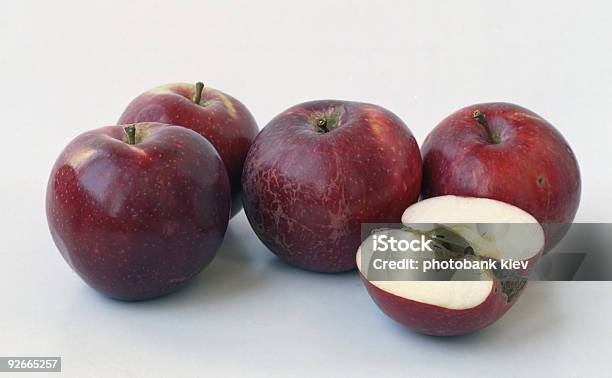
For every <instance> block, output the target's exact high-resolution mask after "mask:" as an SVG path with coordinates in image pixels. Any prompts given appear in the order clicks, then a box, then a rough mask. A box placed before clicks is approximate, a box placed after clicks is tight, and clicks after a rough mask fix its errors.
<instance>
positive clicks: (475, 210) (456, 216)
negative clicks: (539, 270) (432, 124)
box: [357, 196, 544, 336]
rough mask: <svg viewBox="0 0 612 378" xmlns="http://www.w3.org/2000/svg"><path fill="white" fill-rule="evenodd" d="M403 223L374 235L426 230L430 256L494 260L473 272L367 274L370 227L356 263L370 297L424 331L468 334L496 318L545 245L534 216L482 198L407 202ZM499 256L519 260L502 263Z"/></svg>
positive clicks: (409, 234)
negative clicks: (512, 264)
mask: <svg viewBox="0 0 612 378" xmlns="http://www.w3.org/2000/svg"><path fill="white" fill-rule="evenodd" d="M402 223H403V224H404V228H403V229H401V230H386V231H377V233H375V235H378V236H377V237H380V235H381V234H386V235H387V236H392V235H393V236H395V237H396V238H397V237H402V238H404V239H405V240H414V239H416V238H420V237H422V236H423V235H426V236H427V238H430V239H433V245H434V249H433V253H430V256H429V259H431V260H455V261H458V260H462V261H467V260H471V261H488V262H497V264H493V265H495V266H496V268H495V269H478V270H476V271H474V270H466V271H450V273H449V271H444V272H440V271H439V270H438V271H435V270H432V271H431V272H428V273H424V272H423V271H422V270H405V271H402V273H401V274H402V276H401V279H400V280H398V276H397V275H395V276H394V273H393V272H387V275H386V276H384V275H383V276H381V275H371V274H368V272H370V273H371V269H372V265H371V262H372V261H371V258H372V254H371V253H370V251H371V243H372V238H373V235H374V234H373V235H371V236H370V237H369V238H368V239H366V240H365V241H364V243H362V245H361V247H360V248H359V250H358V252H357V266H358V269H359V271H360V273H361V277H362V279H363V281H364V283H365V286H366V288H367V290H368V293H369V294H370V296H371V297H372V299H373V300H374V302H375V303H376V304H377V305H378V307H380V309H381V310H382V311H383V312H384V313H386V314H387V315H389V316H390V317H391V318H393V319H395V320H396V321H398V322H400V323H402V324H404V325H406V326H408V327H410V328H412V329H414V330H416V331H418V332H421V333H425V334H429V335H436V336H452V335H461V334H466V333H470V332H474V331H476V330H479V329H481V328H484V327H486V326H488V325H490V324H492V323H493V322H495V321H496V320H498V319H499V318H500V317H501V316H502V315H503V314H504V313H505V312H506V311H507V310H508V309H509V308H510V307H512V305H513V304H514V303H515V302H516V300H517V298H518V297H519V295H520V294H521V292H522V291H523V288H524V286H525V283H526V281H527V275H528V273H529V271H530V270H531V268H533V266H534V265H535V262H536V261H537V259H538V258H539V256H540V255H541V253H542V251H543V248H544V231H543V229H542V227H541V225H540V224H538V222H537V221H536V219H535V218H534V217H533V216H531V215H530V214H529V213H527V212H525V211H523V210H521V209H519V208H518V207H515V206H512V205H509V204H507V203H504V202H500V201H495V200H490V199H485V198H472V197H457V196H441V197H433V198H429V199H426V200H424V201H421V202H418V203H415V204H414V205H412V206H410V207H409V208H408V209H406V211H405V212H404V214H403V216H402ZM368 243H370V244H368ZM362 249H363V251H362ZM409 255H410V254H409ZM416 255H417V253H412V254H411V255H410V256H411V257H414V256H416ZM420 256H421V257H422V256H423V255H422V254H421V255H420ZM504 261H505V262H508V261H510V262H511V261H518V262H519V263H520V262H523V264H524V265H523V266H521V267H520V268H516V267H514V268H512V269H509V268H502V267H501V263H502V262H504ZM525 265H526V266H525Z"/></svg>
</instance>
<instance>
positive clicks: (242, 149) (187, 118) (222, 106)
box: [118, 83, 259, 216]
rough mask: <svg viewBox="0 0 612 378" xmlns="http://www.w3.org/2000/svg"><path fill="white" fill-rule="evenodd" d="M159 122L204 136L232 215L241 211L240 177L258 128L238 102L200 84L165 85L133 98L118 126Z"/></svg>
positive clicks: (249, 114)
mask: <svg viewBox="0 0 612 378" xmlns="http://www.w3.org/2000/svg"><path fill="white" fill-rule="evenodd" d="M136 122H161V123H168V124H172V125H178V126H183V127H186V128H188V129H191V130H193V131H196V132H197V133H199V134H200V135H202V136H203V137H205V138H206V139H207V140H208V141H209V142H210V143H212V145H213V146H214V147H215V148H216V149H217V152H218V153H219V155H220V156H221V160H223V164H225V168H226V169H227V174H228V176H229V179H230V184H231V187H232V216H234V215H236V213H238V212H239V211H240V209H241V208H242V201H241V200H240V189H241V186H240V175H241V174H242V165H243V163H244V159H245V157H246V154H247V152H248V151H249V147H250V146H251V143H252V142H253V139H255V136H256V135H257V132H258V130H259V129H258V128H257V123H255V119H254V118H253V116H252V115H251V113H250V112H249V110H248V109H247V108H246V106H244V105H243V104H242V103H241V102H240V101H238V100H236V99H235V98H233V97H232V96H230V95H228V94H225V93H223V92H221V91H219V90H216V89H213V88H210V87H204V85H203V84H202V83H197V84H195V85H193V84H185V83H175V84H167V85H163V86H160V87H157V88H154V89H151V90H149V91H147V92H145V93H143V94H141V95H140V96H138V97H136V98H135V99H134V100H133V101H132V102H131V103H130V104H129V105H128V107H127V108H126V109H125V111H124V112H123V114H122V115H121V117H120V118H119V121H118V124H120V125H123V124H130V123H136Z"/></svg>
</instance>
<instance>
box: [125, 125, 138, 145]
mask: <svg viewBox="0 0 612 378" xmlns="http://www.w3.org/2000/svg"><path fill="white" fill-rule="evenodd" d="M123 131H124V132H125V136H126V137H127V144H136V125H134V124H131V125H128V126H126V127H124V128H123Z"/></svg>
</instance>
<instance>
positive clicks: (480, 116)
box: [472, 109, 501, 144]
mask: <svg viewBox="0 0 612 378" xmlns="http://www.w3.org/2000/svg"><path fill="white" fill-rule="evenodd" d="M472 117H474V119H475V120H476V121H477V122H478V123H479V124H480V125H481V126H482V127H484V129H485V131H486V132H487V139H488V140H489V143H492V144H499V143H500V142H501V141H500V140H499V137H498V136H497V135H495V134H493V132H492V131H491V128H490V127H489V122H487V119H486V118H485V115H484V113H483V112H481V111H480V110H478V109H477V110H474V113H472Z"/></svg>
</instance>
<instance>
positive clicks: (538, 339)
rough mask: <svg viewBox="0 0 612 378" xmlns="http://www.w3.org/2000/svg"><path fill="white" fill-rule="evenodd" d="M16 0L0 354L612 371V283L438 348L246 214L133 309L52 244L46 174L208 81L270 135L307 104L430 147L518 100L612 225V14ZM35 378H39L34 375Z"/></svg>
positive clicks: (6, 63)
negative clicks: (179, 88) (487, 108)
mask: <svg viewBox="0 0 612 378" xmlns="http://www.w3.org/2000/svg"><path fill="white" fill-rule="evenodd" d="M330 3H331V2H330V1H312V0H302V1H300V2H289V1H268V2H265V3H264V2H262V3H261V4H259V3H256V2H249V1H244V2H229V1H214V2H213V1H210V2H206V1H193V2H181V1H177V2H176V1H156V2H144V1H142V2H135V1H134V2H130V1H114V2H113V1H100V2H95V3H94V2H77V1H74V2H61V1H55V2H42V1H40V2H33V1H11V2H3V3H2V5H0V48H1V50H0V84H1V87H0V116H1V119H0V122H1V129H0V130H1V135H2V147H1V148H0V175H1V182H0V190H1V193H0V214H1V215H0V230H1V231H0V235H1V237H2V250H1V251H0V355H1V356H15V355H17V356H20V355H40V356H45V355H49V356H56V355H60V356H63V358H64V373H65V375H68V376H85V375H94V376H96V375H97V376H104V377H108V376H114V375H117V376H147V377H149V376H155V375H159V376H166V377H170V376H179V375H187V376H196V375H197V376H234V375H239V374H241V375H248V376H264V375H266V376H267V375H278V376H312V375H313V374H315V375H322V376H335V375H340V376H347V375H351V376H384V375H399V374H401V375H403V376H426V375H427V376H445V375H465V376H475V375H492V374H495V375H499V376H506V375H507V376H520V375H535V374H538V375H544V376H553V375H562V376H604V375H607V374H609V371H610V369H611V368H612V363H611V362H610V345H609V342H610V339H611V336H612V320H611V317H610V313H611V311H612V300H611V298H612V295H611V292H610V289H612V284H610V283H607V282H605V283H601V282H591V283H589V282H587V283H577V282H569V283H550V282H549V283H533V284H531V285H530V286H529V287H528V289H527V290H526V292H525V293H524V295H523V296H522V298H521V299H520V301H519V302H518V303H517V304H516V306H515V307H514V308H513V309H512V310H511V311H510V312H509V313H508V314H507V315H506V316H505V317H504V318H502V319H501V320H500V321H499V322H497V323H496V324H495V325H493V326H491V327H490V328H488V329H486V330H484V331H481V332H478V333H476V334H473V335H470V336H466V337H458V338H446V339H444V338H431V337H425V336H421V335H418V334H415V333H413V332H411V331H409V330H406V329H404V328H403V327H401V326H399V325H397V324H395V323H394V322H393V321H392V320H390V319H388V318H387V317H386V316H385V315H383V314H382V313H381V312H380V311H379V310H378V309H377V308H376V307H375V305H374V304H373V303H372V302H371V300H370V298H369V297H368V295H367V294H366V292H365V289H364V288H363V287H362V285H361V283H360V282H359V280H358V277H357V275H356V274H355V273H350V274H341V275H321V274H313V273H308V272H304V271H300V270H296V269H293V268H291V267H288V266H285V265H283V264H281V263H280V262H279V261H278V260H277V259H276V258H275V257H274V256H273V255H272V254H271V253H270V252H268V251H267V250H266V249H265V248H264V247H263V246H262V245H261V243H260V242H259V241H258V240H257V239H256V238H255V236H254V234H253V233H252V231H251V229H250V227H249V225H248V223H247V222H246V219H245V217H244V215H243V214H240V215H239V216H238V217H236V218H235V219H234V220H233V221H232V222H231V224H230V228H229V230H228V234H227V239H226V241H225V243H224V245H223V247H222V250H221V251H220V254H219V256H218V258H217V259H216V260H215V261H214V262H213V264H212V265H211V266H210V267H209V268H208V269H207V270H206V271H205V272H204V273H203V274H201V275H200V276H199V277H198V278H197V279H196V280H195V282H194V283H193V284H192V285H191V286H189V287H188V288H186V289H185V290H182V291H181V292H179V293H177V294H175V295H171V296H168V297H165V298H162V299H159V300H155V301H149V302H143V303H133V304H128V303H120V302H115V301H112V300H108V299H105V298H103V297H102V296H100V295H98V294H97V293H95V292H94V291H93V290H91V289H89V288H88V287H87V286H85V284H83V283H82V282H81V281H80V279H79V278H78V277H77V276H76V274H74V273H73V272H72V271H71V270H70V269H69V267H68V266H67V264H66V263H65V262H64V261H63V260H62V258H61V257H60V255H59V253H58V252H57V250H56V248H55V246H54V245H53V243H52V241H51V238H50V235H49V232H48V229H47V225H46V219H45V214H44V193H45V187H46V180H47V178H48V174H49V171H50V169H51V166H52V164H53V162H54V160H55V158H56V157H57V155H58V154H59V152H60V151H61V149H62V148H63V147H64V146H65V145H66V144H67V143H68V142H69V140H71V139H72V138H73V137H74V136H76V135H77V134H79V133H81V132H83V131H85V130H88V129H91V128H96V127H99V126H103V125H108V124H113V123H114V122H115V121H116V120H117V118H118V116H119V115H120V113H121V112H122V110H123V108H124V107H125V106H126V105H127V103H128V102H129V101H130V100H131V99H132V98H133V97H135V96H136V95H138V94H139V93H141V92H143V91H144V90H146V89H149V88H150V87H153V86H156V85H158V84H163V83H166V82H174V81H186V82H194V81H196V80H202V81H204V82H205V83H206V84H207V85H210V86H212V87H216V88H219V89H221V90H224V91H226V92H228V93H230V94H232V95H234V96H235V97H237V98H239V99H240V100H241V101H242V102H244V103H245V104H246V105H247V106H248V107H249V108H250V110H251V111H252V113H253V115H254V116H255V118H256V119H257V121H258V123H259V125H260V127H263V126H264V125H265V124H266V123H267V122H268V121H269V120H270V119H271V118H272V117H273V116H274V115H276V114H277V113H279V112H280V111H282V110H284V109H286V108H287V107H289V106H292V105H294V104H297V103H299V102H302V101H306V100H312V99H323V98H339V99H352V100H360V101H366V102H373V103H376V104H379V105H382V106H384V107H386V108H388V109H390V110H392V111H393V112H395V113H396V114H397V115H399V116H400V117H401V118H402V119H403V120H404V121H405V122H406V123H407V124H408V125H409V127H410V128H411V129H412V131H413V132H414V134H415V135H416V136H417V139H418V141H419V142H422V141H423V139H424V137H425V136H426V135H427V133H428V131H429V130H431V129H432V128H433V127H434V126H435V125H436V124H437V123H438V122H439V121H440V120H441V119H442V118H444V117H445V116H446V115H448V114H450V113H451V112H453V111H455V110H457V109H458V108H461V107H463V106H465V105H469V104H472V103H476V102H482V101H510V102H515V103H518V104H521V105H523V106H526V107H528V108H530V109H532V110H534V111H535V112H537V113H539V114H540V115H542V116H543V117H544V118H546V119H547V120H549V121H550V122H551V123H553V124H554V125H555V126H556V127H557V128H558V129H559V130H560V131H561V132H562V133H563V134H564V135H565V137H566V139H567V140H568V141H569V143H570V145H571V146H572V147H573V149H574V151H575V153H576V155H577V158H578V161H579V162H580V166H581V170H582V184H583V191H582V202H581V207H580V211H579V213H578V217H577V220H579V221H598V222H605V221H608V222H609V221H611V218H612V216H611V215H610V210H612V206H611V201H610V197H611V195H610V193H611V189H612V179H611V177H612V173H611V169H610V163H611V161H610V157H609V151H610V149H611V148H612V147H611V139H612V131H611V130H612V125H611V124H610V118H609V117H610V116H609V113H610V111H612V109H611V106H612V48H611V46H612V26H611V25H612V18H611V14H612V5H611V4H612V3H610V2H607V1H601V2H594V1H576V2H568V3H567V4H562V3H561V2H559V1H547V2H544V1H542V2H535V1H512V2H507V3H508V4H502V3H501V2H491V1H479V2H469V1H462V2H454V1H439V2H435V3H434V2H427V1H422V2H411V4H408V2H400V1H386V2H372V1H370V2H365V1H363V2H353V1H336V2H333V4H330ZM37 376H39V375H37Z"/></svg>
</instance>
